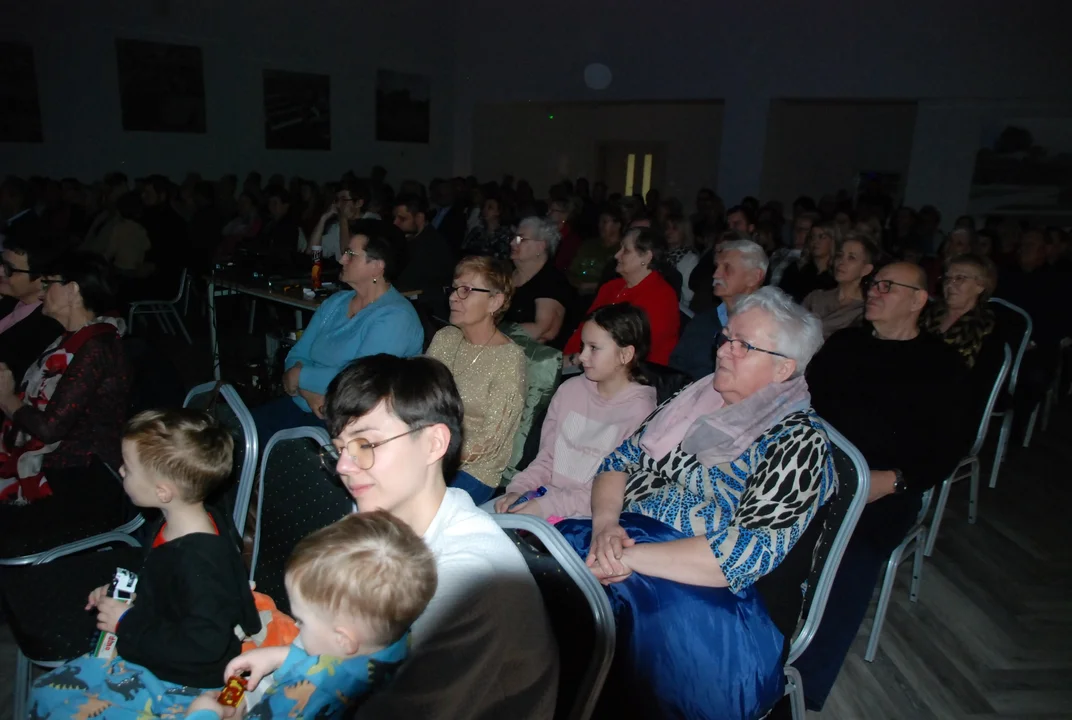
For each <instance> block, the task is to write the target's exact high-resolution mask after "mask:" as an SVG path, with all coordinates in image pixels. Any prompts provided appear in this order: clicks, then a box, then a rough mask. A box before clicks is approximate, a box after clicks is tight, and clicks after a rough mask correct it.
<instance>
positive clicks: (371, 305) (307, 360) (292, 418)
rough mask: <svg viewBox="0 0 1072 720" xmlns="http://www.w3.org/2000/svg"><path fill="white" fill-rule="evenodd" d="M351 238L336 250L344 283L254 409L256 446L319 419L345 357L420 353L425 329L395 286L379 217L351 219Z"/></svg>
mask: <svg viewBox="0 0 1072 720" xmlns="http://www.w3.org/2000/svg"><path fill="white" fill-rule="evenodd" d="M350 229H351V235H350V242H349V245H348V246H347V247H346V248H345V249H344V250H343V251H342V252H341V253H340V258H341V260H342V270H341V271H340V273H339V282H340V283H342V284H345V285H348V286H349V288H350V289H349V290H345V291H342V292H337V293H335V294H334V295H332V296H330V297H329V298H328V299H327V300H325V301H324V302H323V303H322V304H321V305H320V307H319V308H317V311H316V313H314V314H313V318H312V320H310V321H309V327H307V328H306V329H305V331H304V332H303V333H302V336H301V338H300V339H299V340H298V342H297V343H296V344H295V345H294V347H293V348H291V350H290V353H289V354H288V355H287V359H286V361H285V362H284V363H283V369H284V372H283V391H284V392H286V394H287V395H288V396H289V397H281V398H278V399H276V400H273V401H272V402H269V403H267V404H265V405H262V406H260V407H258V408H255V409H254V410H253V419H254V421H255V422H256V424H257V434H258V436H259V437H260V441H261V447H265V444H266V443H267V442H268V440H269V439H270V438H271V437H272V435H274V434H275V433H277V432H279V431H280V430H286V429H288V428H293V427H301V426H304V425H323V417H324V411H323V406H324V394H325V393H326V392H327V388H328V383H330V382H331V380H332V379H333V378H334V377H335V376H336V375H338V374H339V371H340V370H342V369H343V368H344V367H345V366H346V364H347V363H349V362H350V361H351V360H354V359H356V358H360V357H365V356H366V355H377V354H379V353H386V354H388V355H397V356H399V357H412V356H413V355H419V354H420V353H421V350H422V348H423V347H424V329H423V327H422V326H421V320H420V318H419V317H418V316H417V311H416V310H415V309H414V308H413V304H412V303H411V302H410V301H409V300H407V299H406V298H405V297H403V296H402V294H401V293H400V292H398V290H396V289H395V287H394V285H393V283H392V280H394V277H395V273H396V272H397V267H398V266H397V260H396V253H395V249H394V245H393V244H392V242H391V240H390V239H389V238H388V237H386V236H385V235H384V233H383V230H382V226H381V224H380V223H379V222H377V221H368V220H357V221H355V222H353V223H352V224H351V226H350Z"/></svg>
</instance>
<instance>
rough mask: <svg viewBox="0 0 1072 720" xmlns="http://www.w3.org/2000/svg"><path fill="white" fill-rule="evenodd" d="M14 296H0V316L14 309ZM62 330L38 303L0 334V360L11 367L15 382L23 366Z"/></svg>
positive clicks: (15, 300)
mask: <svg viewBox="0 0 1072 720" xmlns="http://www.w3.org/2000/svg"><path fill="white" fill-rule="evenodd" d="M18 302H19V301H18V300H17V299H16V298H11V297H5V298H0V318H2V317H7V315H8V314H9V313H11V312H14V310H15V307H16V305H18ZM61 332H63V326H62V325H60V324H59V323H58V322H56V321H55V320H53V319H52V318H50V317H47V316H45V315H44V314H43V313H42V312H41V306H38V308H37V309H36V310H34V311H33V312H32V313H30V314H29V315H27V316H26V317H24V318H23V319H22V320H19V321H18V322H17V323H15V324H14V325H12V326H11V327H9V328H8V329H7V330H5V331H4V332H2V333H0V362H2V363H4V364H6V365H7V366H8V367H9V368H11V374H12V375H14V376H15V385H16V386H18V385H19V383H21V382H22V376H23V375H25V374H26V369H27V368H28V367H30V366H31V365H33V364H34V362H35V361H36V360H37V358H38V357H39V356H40V355H41V353H43V352H44V351H45V348H47V347H48V346H49V345H51V344H52V342H53V341H54V340H55V339H56V338H58V337H59V336H60V333H61Z"/></svg>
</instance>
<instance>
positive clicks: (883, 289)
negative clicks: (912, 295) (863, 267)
mask: <svg viewBox="0 0 1072 720" xmlns="http://www.w3.org/2000/svg"><path fill="white" fill-rule="evenodd" d="M894 286H897V287H903V288H908V289H909V290H922V289H923V288H921V287H916V286H915V285H905V284H904V283H899V282H897V281H895V280H871V281H869V282H868V284H867V288H868V289H869V290H870V289H871V288H875V290H878V292H879V294H880V295H889V294H890V291H891V290H892V289H893V288H894Z"/></svg>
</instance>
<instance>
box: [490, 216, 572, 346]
mask: <svg viewBox="0 0 1072 720" xmlns="http://www.w3.org/2000/svg"><path fill="white" fill-rule="evenodd" d="M559 240H560V238H559V234H558V228H557V227H556V226H555V223H554V221H552V220H550V219H546V218H538V217H528V218H525V219H524V220H522V221H521V225H520V226H518V229H517V234H516V235H515V236H514V239H513V242H512V243H511V247H510V251H511V252H510V259H511V260H513V263H514V275H513V280H514V296H513V298H511V300H510V309H509V310H507V311H506V315H505V316H504V317H505V319H506V320H507V321H509V322H515V323H518V324H519V325H520V326H521V328H522V329H523V330H524V331H525V332H526V333H528V334H529V336H530V337H532V338H533V339H534V340H536V341H537V342H540V343H547V344H550V345H554V346H556V347H561V346H562V344H564V343H565V341H566V337H568V334H569V332H570V331H571V330H572V328H570V327H569V326H568V325H566V322H565V321H566V318H567V317H568V316H571V315H572V313H573V310H574V306H575V304H576V299H575V298H576V293H575V292H574V290H573V287H572V286H571V285H570V284H569V281H568V280H566V276H565V275H563V274H562V271H561V270H559V269H558V268H557V267H555V263H554V257H555V250H556V248H557V247H558V243H559Z"/></svg>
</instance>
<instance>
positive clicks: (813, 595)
mask: <svg viewBox="0 0 1072 720" xmlns="http://www.w3.org/2000/svg"><path fill="white" fill-rule="evenodd" d="M823 424H824V425H825V426H826V434H827V437H829V438H830V443H831V445H832V446H833V447H832V448H831V451H832V452H833V455H834V467H835V469H836V470H837V478H838V480H837V492H836V494H835V495H834V497H832V498H831V499H830V502H829V504H828V509H827V513H826V518H825V520H824V524H823V531H822V535H820V537H819V542H818V543H816V545H815V553H814V555H813V557H812V567H811V574H810V575H809V576H808V587H807V590H806V592H805V594H804V604H803V606H802V609H801V615H802V616H803V618H804V623H803V624H802V625H800V626H799V627H798V628H797V631H796V632H795V633H794V634H793V640H792V642H791V643H790V646H789V658H788V660H787V663H788V664H791V663H792V662H793V661H794V660H796V659H797V658H798V657H800V655H801V653H803V652H804V651H805V650H806V649H807V647H808V645H809V644H810V643H811V641H812V638H814V637H815V633H816V631H817V630H818V629H819V622H820V621H821V620H822V618H823V610H825V609H826V601H827V599H828V598H829V597H830V588H831V587H832V586H833V584H834V577H835V576H836V575H837V571H838V566H839V565H840V564H841V557H842V556H843V555H844V554H845V548H846V547H847V546H848V544H849V538H850V537H852V531H853V530H854V529H855V528H856V523H857V521H858V520H859V519H860V515H861V514H862V513H863V511H864V506H865V505H867V495H868V492H869V490H870V487H871V470H870V468H869V467H868V465H867V461H866V460H864V456H863V455H862V454H861V453H860V451H859V450H857V449H856V447H855V446H854V445H853V444H852V443H850V442H849V441H848V440H847V439H846V438H845V436H844V435H842V434H841V433H839V432H838V431H837V430H835V429H834V428H833V427H832V426H831V425H830V424H829V423H826V422H825V421H824V423H823Z"/></svg>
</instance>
